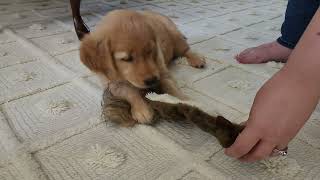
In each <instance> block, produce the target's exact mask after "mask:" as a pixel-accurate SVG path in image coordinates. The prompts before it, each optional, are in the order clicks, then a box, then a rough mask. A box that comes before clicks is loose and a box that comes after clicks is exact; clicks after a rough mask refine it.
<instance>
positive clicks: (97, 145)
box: [35, 124, 182, 179]
mask: <svg viewBox="0 0 320 180" xmlns="http://www.w3.org/2000/svg"><path fill="white" fill-rule="evenodd" d="M89 152H91V153H90V154H89ZM35 156H36V157H37V159H39V161H40V163H41V165H42V166H43V167H45V168H44V169H45V172H46V173H47V174H48V175H49V177H50V179H78V178H80V177H85V178H86V179H87V178H92V179H141V178H145V179H155V178H156V177H158V176H160V175H161V174H163V173H164V172H166V171H168V170H170V169H173V168H176V167H180V166H182V164H179V160H178V159H177V158H176V157H175V156H174V155H173V154H171V152H168V151H167V150H166V148H165V147H163V146H161V145H154V144H153V143H152V142H149V141H147V140H146V138H145V137H144V136H141V135H139V134H137V133H136V130H135V128H133V129H128V128H120V129H119V128H117V127H106V125H105V124H101V125H99V126H97V127H96V128H93V129H90V130H88V131H86V132H84V133H83V134H80V135H76V136H73V137H71V138H69V139H67V140H65V141H64V142H62V143H59V144H56V145H55V146H52V147H50V148H48V149H46V150H43V151H40V152H38V153H36V155H35ZM79 157H81V158H79Z"/></svg>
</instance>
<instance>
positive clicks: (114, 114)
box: [102, 89, 244, 148]
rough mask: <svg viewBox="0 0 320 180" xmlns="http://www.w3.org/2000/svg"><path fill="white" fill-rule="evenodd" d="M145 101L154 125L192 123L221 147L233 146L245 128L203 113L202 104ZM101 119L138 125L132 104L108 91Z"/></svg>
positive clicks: (154, 97)
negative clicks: (159, 123)
mask: <svg viewBox="0 0 320 180" xmlns="http://www.w3.org/2000/svg"><path fill="white" fill-rule="evenodd" d="M145 97H146V101H147V102H148V103H149V104H150V106H151V107H152V108H153V109H154V111H155V116H154V121H153V122H155V121H158V120H169V121H172V122H174V121H191V122H192V123H194V124H195V125H196V126H198V127H199V128H200V129H201V130H203V131H205V132H207V133H210V134H211V135H213V136H214V137H216V138H217V139H218V141H219V143H220V144H221V146H222V147H224V148H227V147H229V146H231V145H232V144H233V142H234V141H235V139H236V138H237V136H238V135H239V133H240V132H241V131H242V130H243V129H244V126H243V125H239V124H234V123H232V122H230V121H229V120H227V119H225V118H224V117H222V116H218V115H216V114H213V115H210V114H208V113H206V112H204V111H203V110H201V104H198V103H196V102H193V101H181V100H179V99H177V98H175V97H173V96H170V95H168V94H156V93H146V96H145ZM102 101H103V102H102V117H103V118H104V119H105V120H108V121H112V122H114V123H116V124H119V125H121V126H126V127H128V126H133V125H134V124H135V123H137V121H135V120H134V119H133V118H132V117H131V111H130V108H131V107H130V104H129V103H127V102H126V101H124V100H121V99H119V98H116V97H115V96H113V95H112V94H111V93H110V91H108V89H106V90H105V91H104V94H103V100H102Z"/></svg>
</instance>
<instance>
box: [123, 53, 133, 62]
mask: <svg viewBox="0 0 320 180" xmlns="http://www.w3.org/2000/svg"><path fill="white" fill-rule="evenodd" d="M121 61H125V62H132V61H133V58H132V56H131V55H129V56H127V57H123V58H121Z"/></svg>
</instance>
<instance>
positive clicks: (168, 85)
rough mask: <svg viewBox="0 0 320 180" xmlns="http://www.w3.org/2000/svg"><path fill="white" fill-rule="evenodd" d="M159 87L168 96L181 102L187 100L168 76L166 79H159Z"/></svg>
mask: <svg viewBox="0 0 320 180" xmlns="http://www.w3.org/2000/svg"><path fill="white" fill-rule="evenodd" d="M160 85H161V89H162V91H163V92H165V93H167V94H170V95H172V96H175V97H177V98H179V99H181V100H188V99H189V98H188V97H187V96H186V95H184V94H183V93H182V92H181V90H180V89H179V88H178V86H177V83H176V82H175V80H173V78H171V77H170V76H169V75H167V76H166V77H162V78H161V79H160Z"/></svg>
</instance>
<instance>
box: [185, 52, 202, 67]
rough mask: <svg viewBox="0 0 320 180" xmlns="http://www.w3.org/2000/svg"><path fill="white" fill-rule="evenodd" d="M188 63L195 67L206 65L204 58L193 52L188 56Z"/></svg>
mask: <svg viewBox="0 0 320 180" xmlns="http://www.w3.org/2000/svg"><path fill="white" fill-rule="evenodd" d="M188 63H189V65H190V66H192V67H195V68H204V67H205V65H206V60H205V58H204V57H202V56H199V55H196V54H193V55H192V56H191V57H188Z"/></svg>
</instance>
